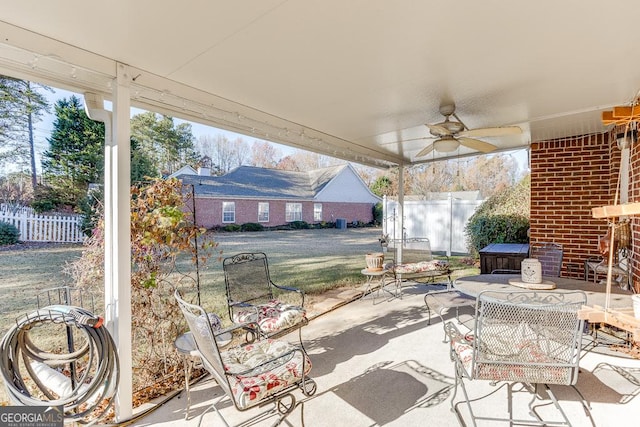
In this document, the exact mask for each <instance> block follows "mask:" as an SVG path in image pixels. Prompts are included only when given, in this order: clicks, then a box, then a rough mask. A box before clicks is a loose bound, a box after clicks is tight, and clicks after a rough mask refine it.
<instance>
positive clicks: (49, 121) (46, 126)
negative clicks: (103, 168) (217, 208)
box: [34, 88, 528, 172]
mask: <svg viewBox="0 0 640 427" xmlns="http://www.w3.org/2000/svg"><path fill="white" fill-rule="evenodd" d="M53 89H54V92H53V93H51V92H47V91H44V92H43V93H44V94H45V96H46V97H47V98H48V100H49V103H50V104H51V111H52V113H51V114H45V116H44V117H43V120H42V121H40V122H38V123H36V124H35V126H34V139H35V149H36V168H37V169H38V172H41V166H40V165H41V154H42V153H43V152H44V151H45V150H47V149H48V148H49V143H48V142H47V138H49V136H50V135H51V131H52V130H53V121H54V119H55V116H54V114H53V106H54V105H55V103H56V102H57V101H58V100H59V99H62V98H69V97H70V96H72V95H76V96H77V97H78V98H80V99H83V95H82V94H78V93H74V92H69V91H66V90H63V89H57V88H53ZM141 112H143V110H140V109H132V114H139V113H141ZM174 120H175V122H176V124H178V123H183V122H185V121H184V120H180V119H177V118H176V119H174ZM187 123H190V124H191V129H192V133H193V135H194V137H195V138H196V139H199V138H200V136H204V135H209V136H213V137H214V138H215V137H216V136H217V135H218V134H222V135H224V136H226V137H227V138H228V139H229V140H234V139H236V138H238V137H240V138H243V139H244V140H245V141H248V142H253V141H261V140H259V139H256V138H252V137H248V136H246V135H241V134H237V133H234V132H229V131H226V130H223V129H218V128H214V127H211V126H205V125H202V124H200V123H194V122H187ZM272 144H273V143H272ZM273 145H274V146H275V147H276V148H277V149H278V150H279V151H280V152H281V153H282V155H283V156H286V155H290V154H292V153H294V152H295V151H297V150H296V149H294V148H291V147H288V146H285V145H280V144H273ZM511 155H512V156H514V158H515V159H516V161H517V162H518V165H519V169H520V172H522V171H526V170H527V169H528V151H527V150H526V149H521V150H517V151H514V152H512V153H511Z"/></svg>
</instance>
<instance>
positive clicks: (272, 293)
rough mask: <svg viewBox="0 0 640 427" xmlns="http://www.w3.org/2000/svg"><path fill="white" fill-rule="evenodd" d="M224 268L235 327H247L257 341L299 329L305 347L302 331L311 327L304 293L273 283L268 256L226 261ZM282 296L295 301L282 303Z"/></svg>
mask: <svg viewBox="0 0 640 427" xmlns="http://www.w3.org/2000/svg"><path fill="white" fill-rule="evenodd" d="M222 268H223V270H224V281H225V287H226V293H227V306H228V309H229V318H230V319H231V321H232V322H233V323H234V324H237V325H244V327H245V329H247V330H248V331H249V333H250V334H256V335H257V338H275V337H278V336H281V335H284V334H287V333H289V332H291V331H294V330H296V329H297V330H298V336H299V338H300V344H302V335H301V329H300V328H302V326H304V325H306V324H307V323H308V320H307V314H306V310H305V308H304V291H302V290H301V289H297V288H292V287H286V286H279V285H276V284H275V283H273V281H272V280H271V276H270V275H269V263H268V261H267V255H266V254H265V253H263V252H245V253H240V254H237V255H233V256H231V257H227V258H225V259H224V260H223V262H222ZM280 296H282V297H285V298H287V297H288V299H294V301H293V303H288V302H283V301H281V300H280V299H279V297H280ZM285 298H283V299H285ZM250 340H251V339H250Z"/></svg>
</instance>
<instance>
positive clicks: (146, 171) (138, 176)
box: [131, 138, 160, 184]
mask: <svg viewBox="0 0 640 427" xmlns="http://www.w3.org/2000/svg"><path fill="white" fill-rule="evenodd" d="M159 176H160V174H159V172H158V168H157V167H156V166H155V165H154V164H153V159H152V158H151V156H150V155H149V153H147V152H146V151H144V150H143V149H142V147H141V146H140V143H139V142H138V141H137V140H136V139H135V138H131V183H132V184H134V183H139V182H143V181H149V179H151V178H159Z"/></svg>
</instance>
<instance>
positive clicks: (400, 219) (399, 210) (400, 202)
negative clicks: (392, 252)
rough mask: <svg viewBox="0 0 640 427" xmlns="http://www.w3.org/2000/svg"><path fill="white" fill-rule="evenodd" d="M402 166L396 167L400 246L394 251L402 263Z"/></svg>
mask: <svg viewBox="0 0 640 427" xmlns="http://www.w3.org/2000/svg"><path fill="white" fill-rule="evenodd" d="M403 208H404V165H403V164H399V165H398V227H400V245H398V247H397V249H396V251H397V252H396V253H397V257H398V260H397V261H396V263H398V264H401V263H402V249H403V247H404V209H403Z"/></svg>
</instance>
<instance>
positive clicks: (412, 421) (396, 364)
mask: <svg viewBox="0 0 640 427" xmlns="http://www.w3.org/2000/svg"><path fill="white" fill-rule="evenodd" d="M436 288H440V289H441V288H442V287H436V286H433V285H429V286H427V285H422V284H417V285H416V284H409V285H407V286H406V287H404V288H403V295H402V299H397V298H396V299H390V300H385V299H384V298H381V299H376V301H375V302H376V303H375V304H374V303H373V300H372V298H371V295H368V296H367V297H365V298H364V299H357V300H355V301H352V302H349V303H348V304H343V305H340V302H341V300H342V302H346V301H350V300H351V299H353V297H354V291H346V292H344V293H343V294H342V295H340V294H338V295H335V298H333V299H332V300H331V301H330V304H337V305H340V306H339V308H336V309H334V310H329V311H328V312H326V313H325V314H323V315H321V316H318V317H316V318H314V319H313V320H311V322H310V323H309V325H308V326H306V327H305V328H304V329H303V338H304V344H305V347H306V349H307V351H308V352H309V355H310V357H311V361H312V363H313V368H312V370H311V377H312V378H313V379H314V380H315V381H316V383H317V385H318V391H317V393H316V394H315V395H314V396H312V397H309V398H307V397H304V395H303V394H302V393H301V392H299V391H296V399H298V401H300V402H302V404H300V405H299V406H298V407H297V408H296V409H295V410H294V411H293V413H292V414H290V415H289V416H288V418H287V419H286V420H285V421H284V423H283V424H282V425H283V426H309V427H322V426H330V427H339V426H349V427H352V426H353V427H358V426H363V427H364V426H383V425H385V426H403V427H406V426H425V425H433V426H458V425H459V424H458V421H457V419H456V417H455V415H454V413H453V412H452V411H451V406H450V401H451V396H452V391H453V384H454V379H453V374H454V369H453V363H452V362H451V361H450V359H449V354H448V350H449V346H448V344H446V343H443V337H444V333H443V329H442V323H441V322H440V319H439V317H438V316H437V315H436V314H434V313H433V312H432V314H431V317H432V318H431V325H428V320H429V319H428V317H427V310H426V308H425V304H424V299H423V297H424V293H425V292H426V291H427V290H429V289H436ZM327 308H328V307H327ZM454 314H455V311H454V310H451V311H450V312H449V313H447V314H446V315H445V320H446V319H451V318H454V316H453V315H454ZM471 315H472V308H471V307H465V308H462V309H461V310H460V320H461V321H462V322H463V324H468V325H470V322H471V318H472V316H471ZM296 337H297V336H296ZM293 338H295V337H294V336H290V337H285V339H293ZM584 342H585V349H584V351H583V356H582V359H581V362H580V366H581V371H580V375H579V379H578V384H577V388H578V389H579V390H580V392H581V393H582V394H583V395H584V397H585V398H586V400H587V401H588V402H589V403H590V404H591V416H592V419H589V417H587V415H586V413H585V411H584V409H583V407H582V405H581V402H580V399H579V396H578V395H577V394H576V393H575V391H574V390H573V389H572V388H570V387H565V386H562V387H552V390H554V392H555V394H556V396H557V397H558V399H559V400H560V404H561V406H562V408H563V409H564V410H565V412H566V413H567V415H568V416H569V418H570V419H571V421H572V423H573V425H574V426H578V427H580V426H598V427H607V426H612V427H613V426H615V427H620V426H628V425H638V424H639V422H638V421H637V418H638V414H640V400H639V399H638V398H636V394H638V393H640V360H637V359H633V358H630V357H629V356H627V355H625V354H624V353H621V352H616V351H613V350H610V349H608V348H606V347H603V346H599V347H595V348H594V346H593V340H592V339H591V337H590V336H588V335H586V336H585V338H584ZM469 384H470V387H469V388H468V389H469V392H470V395H471V397H472V398H473V397H476V396H481V395H485V394H487V393H490V392H491V391H493V390H495V389H496V387H494V386H492V385H490V384H489V383H488V382H486V381H474V382H471V383H469ZM220 393H221V390H220V388H219V387H217V386H216V383H215V382H214V381H212V380H210V379H208V377H207V378H205V379H204V380H202V381H201V382H199V383H198V384H196V385H195V386H194V387H193V388H192V391H191V402H192V404H191V410H190V413H189V419H187V420H185V405H186V398H185V393H184V391H182V392H181V393H180V394H179V395H178V396H177V397H174V398H173V399H171V400H170V401H168V402H166V403H165V404H163V405H162V406H160V407H158V408H157V409H156V410H154V411H153V412H151V413H150V414H149V415H147V416H145V417H143V418H141V419H139V420H137V421H136V422H135V423H133V424H130V425H133V426H140V427H142V426H164V427H170V426H196V425H197V424H198V419H199V417H200V415H201V414H202V412H203V411H204V410H205V409H206V408H208V407H209V405H210V404H211V402H212V398H213V397H214V396H216V397H217V396H220ZM460 397H461V393H460V392H459V393H458V395H457V396H456V398H457V399H460ZM530 397H531V395H530V394H528V393H516V396H515V397H514V402H515V403H514V408H515V410H516V411H518V410H519V409H522V414H521V416H522V417H527V404H528V402H529V400H530ZM550 406H551V405H545V406H544V407H542V408H540V413H541V414H547V415H548V416H550V417H551V418H552V419H556V420H557V419H558V418H557V412H556V411H555V409H554V408H553V407H552V406H551V407H550ZM219 407H220V409H221V412H222V414H223V415H224V416H225V418H226V420H227V422H228V423H229V424H230V425H233V426H268V425H271V424H272V423H273V422H274V421H275V420H276V417H275V415H273V414H270V415H269V414H265V411H268V410H269V409H270V408H269V407H265V408H257V409H253V410H250V411H247V412H239V411H237V410H236V409H235V408H234V407H233V405H232V404H231V403H230V402H229V401H228V400H223V401H222V402H221V403H220V404H219ZM474 409H475V410H476V411H477V412H479V413H481V414H484V415H487V414H491V415H492V416H502V414H503V413H506V390H505V389H501V390H499V391H497V392H496V393H495V394H493V395H492V396H491V397H489V398H486V399H483V400H480V401H476V402H475V403H474ZM518 412H520V411H518ZM463 416H465V421H466V422H467V423H468V424H470V421H471V420H470V419H469V418H468V415H467V413H466V411H465V410H464V409H463ZM545 419H546V418H545ZM202 425H203V426H218V425H223V423H222V422H221V421H220V419H219V418H218V415H217V414H215V413H214V412H213V411H211V412H209V413H207V414H206V415H205V416H204V419H203V422H202ZM480 425H495V423H494V424H491V423H486V422H485V423H481V424H480ZM499 425H504V423H502V424H499Z"/></svg>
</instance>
